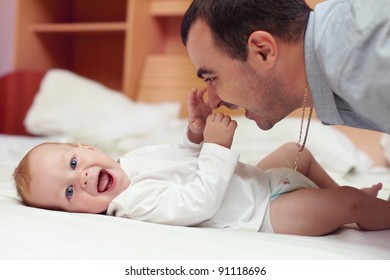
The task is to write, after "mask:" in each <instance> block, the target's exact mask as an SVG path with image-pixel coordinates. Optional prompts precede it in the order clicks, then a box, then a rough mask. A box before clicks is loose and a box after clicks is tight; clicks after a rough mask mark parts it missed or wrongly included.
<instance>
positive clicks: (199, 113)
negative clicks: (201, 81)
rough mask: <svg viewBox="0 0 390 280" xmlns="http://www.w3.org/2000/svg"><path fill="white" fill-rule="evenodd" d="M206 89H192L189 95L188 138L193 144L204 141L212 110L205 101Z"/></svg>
mask: <svg viewBox="0 0 390 280" xmlns="http://www.w3.org/2000/svg"><path fill="white" fill-rule="evenodd" d="M205 92H206V89H200V90H198V89H196V88H194V89H192V90H191V92H190V93H189V95H188V128H189V130H188V138H189V139H190V141H191V142H194V143H200V142H202V141H203V131H204V127H205V124H206V120H207V117H208V116H209V115H210V114H211V113H212V109H211V107H210V106H209V104H208V103H206V102H205V101H204V99H203V97H204V94H205Z"/></svg>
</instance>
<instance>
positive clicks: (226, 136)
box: [204, 113, 237, 149]
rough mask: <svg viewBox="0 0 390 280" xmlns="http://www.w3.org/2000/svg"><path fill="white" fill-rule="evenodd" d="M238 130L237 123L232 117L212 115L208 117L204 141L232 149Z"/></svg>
mask: <svg viewBox="0 0 390 280" xmlns="http://www.w3.org/2000/svg"><path fill="white" fill-rule="evenodd" d="M236 128H237V122H236V121H235V120H232V119H231V118H230V116H226V115H224V114H222V113H217V114H211V115H209V116H208V117H207V121H206V127H205V129H204V141H205V142H207V143H215V144H218V145H221V146H223V147H225V148H228V149H230V147H231V146H232V143H233V136H234V132H235V131H236Z"/></svg>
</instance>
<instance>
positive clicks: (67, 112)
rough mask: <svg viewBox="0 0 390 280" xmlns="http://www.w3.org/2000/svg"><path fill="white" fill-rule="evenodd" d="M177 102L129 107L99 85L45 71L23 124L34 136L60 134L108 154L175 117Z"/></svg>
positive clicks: (122, 98) (61, 72) (125, 100)
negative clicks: (132, 138) (132, 137)
mask: <svg viewBox="0 0 390 280" xmlns="http://www.w3.org/2000/svg"><path fill="white" fill-rule="evenodd" d="M179 111H180V104H179V103H173V102H172V103H155V104H152V103H141V102H134V101H132V100H131V99H130V98H128V97H126V96H125V95H123V94H122V93H120V92H118V91H114V90H111V89H108V88H107V87H105V86H103V85H102V84H100V83H97V82H95V81H92V80H89V79H87V78H84V77H81V76H78V75H76V74H75V73H72V72H69V71H66V70H59V69H54V70H50V71H48V72H47V74H46V75H45V77H44V78H43V80H42V83H41V87H40V89H39V92H38V93H37V95H36V96H35V99H34V101H33V104H32V106H31V107H30V109H29V111H28V112H27V115H26V118H25V120H24V124H25V126H26V129H27V131H29V132H30V133H32V134H35V135H43V136H53V135H55V136H58V135H66V136H71V137H73V138H75V139H76V140H77V141H80V142H82V143H86V144H90V145H95V146H97V147H99V148H102V149H105V150H110V149H111V148H112V147H113V146H115V143H116V142H117V141H120V140H121V139H122V138H123V137H129V136H130V137H131V136H134V137H140V136H143V135H146V134H148V133H151V132H153V131H154V130H155V129H157V128H158V127H159V126H160V125H162V124H164V123H166V122H169V121H171V120H173V119H176V118H178V117H179Z"/></svg>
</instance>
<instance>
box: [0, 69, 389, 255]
mask: <svg viewBox="0 0 390 280" xmlns="http://www.w3.org/2000/svg"><path fill="white" fill-rule="evenodd" d="M0 94H1V100H2V102H1V108H0V109H1V131H0V132H1V134H0V157H1V161H0V248H1V249H0V259H2V260H21V259H24V260H26V259H27V260H48V259H56V260H67V259H71V260H86V259H88V260H91V259H92V260H101V259H105V260H107V259H113V260H123V259H127V260H164V259H165V260H172V259H176V260H177V259H180V260H237V259H241V260H242V259H245V260H259V259H264V260H265V259H267V260H280V259H284V260H286V259H288V260H308V259H313V260H340V259H349V260H356V259H373V260H379V259H382V260H386V259H390V230H384V231H376V232H364V231H361V230H359V229H358V228H356V227H355V226H354V225H346V226H344V227H342V228H341V229H339V230H337V231H336V232H334V233H332V234H329V235H327V236H322V237H300V236H291V235H281V234H267V233H255V232H246V231H235V230H220V229H205V228H196V227H176V226H166V225H157V224H151V223H146V222H140V221H134V220H129V219H121V218H115V217H108V216H104V215H91V214H75V213H64V212H58V211H48V210H43V209H36V208H31V207H27V206H24V205H22V204H21V203H20V201H19V199H18V197H17V195H16V192H15V189H14V186H13V182H12V177H11V175H12V172H13V169H14V167H15V166H16V164H17V163H18V161H19V160H20V159H21V157H22V156H23V155H24V154H25V153H26V151H28V150H29V149H30V148H31V147H33V146H35V145H36V144H38V143H40V142H43V141H64V142H69V141H81V142H89V144H93V145H95V146H97V147H99V148H101V149H103V150H105V151H107V152H108V153H110V154H111V155H112V156H113V157H116V156H118V155H120V154H123V153H124V152H126V151H130V150H132V149H135V148H137V147H141V146H143V145H151V144H157V143H167V142H172V141H175V140H176V139H178V138H179V137H180V135H181V134H182V133H183V131H184V130H185V127H186V119H185V118H183V117H182V116H181V115H180V111H181V102H173V101H172V100H170V101H169V102H162V103H161V102H159V103H153V102H150V97H148V98H149V99H148V102H144V101H143V100H142V99H141V100H130V99H128V98H127V97H125V96H124V95H123V94H121V93H120V92H116V91H112V90H110V89H108V88H106V87H104V86H103V85H101V84H99V83H97V82H95V81H91V80H89V79H87V78H84V77H81V76H78V75H77V74H75V73H71V72H69V71H65V70H60V69H53V70H50V71H48V72H31V71H19V72H15V73H12V74H10V75H7V76H5V77H2V78H1V82H0ZM91 94H92V95H93V96H94V98H93V104H94V106H91V96H92V95H91ZM182 94H185V92H183V93H182ZM38 96H39V97H38ZM159 98H160V99H161V96H159ZM145 100H146V99H145ZM99 106H100V107H99ZM88 108H89V109H88ZM127 111H128V112H127ZM103 112H104V113H103ZM105 113H107V114H105ZM90 116H92V117H90ZM234 118H235V119H236V120H237V122H238V129H237V132H236V136H235V140H234V143H233V147H232V149H235V150H236V151H237V152H239V153H240V154H241V160H242V161H244V162H248V163H256V162H257V161H258V160H259V159H260V158H262V157H263V156H265V155H266V154H267V153H269V152H270V151H271V150H273V149H275V148H276V147H278V146H280V145H281V144H283V143H285V142H287V141H296V140H297V138H298V131H299V124H300V119H299V118H297V117H294V116H291V117H288V118H286V119H285V120H283V121H282V122H280V123H279V124H277V125H276V126H275V127H274V128H273V129H272V130H270V131H267V132H264V131H261V130H260V129H258V128H257V127H256V125H255V124H254V123H253V122H251V121H249V120H246V119H245V118H244V117H243V116H241V115H236V116H234ZM81 120H82V121H81ZM85 123H87V124H85ZM61 124H63V125H61ZM361 133H364V132H361ZM364 137H365V136H364V134H362V135H359V136H358V140H360V141H361V140H362V139H363V140H364V139H365V138H364ZM375 139H376V140H378V138H375ZM354 140H356V139H354V138H351V136H350V135H348V134H346V133H344V132H341V131H340V130H339V129H337V128H335V127H329V126H324V125H322V124H321V123H320V122H319V121H317V120H313V122H312V124H311V128H310V132H309V137H308V142H307V147H308V148H309V149H310V150H311V151H312V153H313V154H314V156H315V157H316V158H317V160H318V161H319V162H320V163H321V164H322V165H323V166H324V167H325V169H326V170H327V171H328V172H329V173H330V174H331V175H332V176H333V177H334V178H335V179H336V181H338V182H339V183H340V184H348V185H353V186H355V187H358V188H359V187H364V186H368V185H371V184H373V183H376V182H379V181H381V182H383V184H384V186H385V187H384V189H383V190H382V191H381V192H380V193H379V196H380V197H381V198H383V199H388V197H389V192H390V189H389V188H390V169H389V168H388V167H387V166H386V163H385V161H386V159H385V158H384V156H383V154H379V155H378V154H376V155H370V153H369V152H367V151H376V152H378V151H379V153H380V149H381V148H380V143H379V142H377V141H376V140H375V141H368V142H369V143H367V141H361V142H363V143H365V145H366V146H365V147H359V145H357V144H356V143H357V142H356V141H354ZM91 142H93V143H91ZM371 146H372V147H374V148H372V147H371ZM378 158H379V160H378Z"/></svg>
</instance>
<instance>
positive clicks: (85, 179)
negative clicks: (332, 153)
mask: <svg viewBox="0 0 390 280" xmlns="http://www.w3.org/2000/svg"><path fill="white" fill-rule="evenodd" d="M80 177H81V178H80V187H81V188H83V189H84V188H86V187H87V183H88V172H86V171H85V172H82V173H81V176H80Z"/></svg>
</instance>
